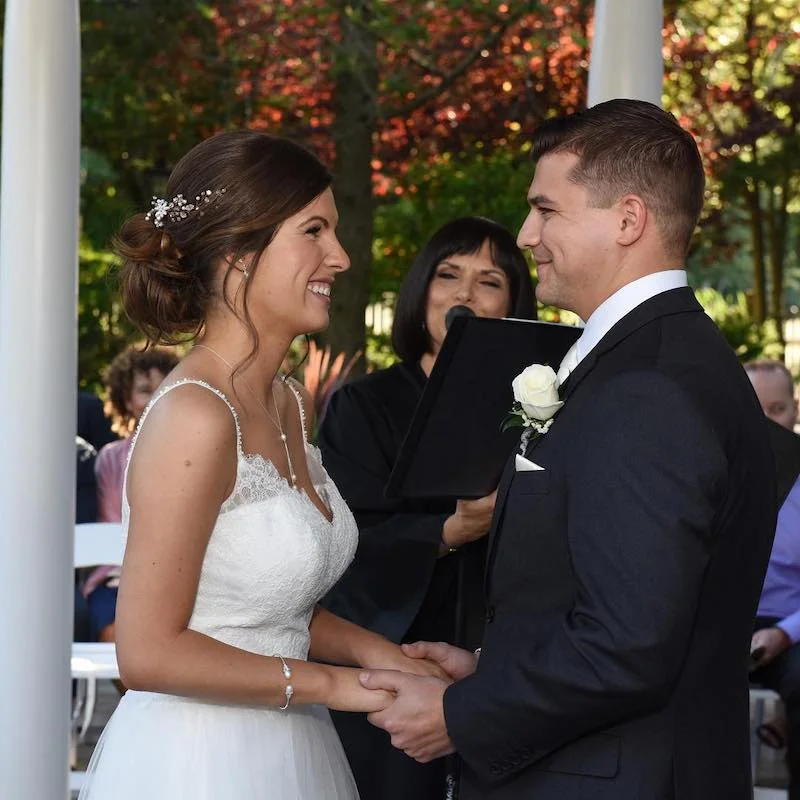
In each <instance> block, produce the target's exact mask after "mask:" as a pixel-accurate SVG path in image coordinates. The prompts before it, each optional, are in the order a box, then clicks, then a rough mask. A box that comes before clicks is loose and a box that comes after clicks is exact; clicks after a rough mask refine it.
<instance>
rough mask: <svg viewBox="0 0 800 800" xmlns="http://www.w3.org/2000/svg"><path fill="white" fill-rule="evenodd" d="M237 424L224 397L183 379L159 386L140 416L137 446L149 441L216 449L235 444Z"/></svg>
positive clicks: (209, 386) (144, 444)
mask: <svg viewBox="0 0 800 800" xmlns="http://www.w3.org/2000/svg"><path fill="white" fill-rule="evenodd" d="M238 439H239V424H238V418H237V415H236V411H235V409H234V407H233V405H232V404H231V402H230V401H229V400H228V398H227V397H226V396H225V395H224V394H223V393H222V392H221V391H219V390H218V389H216V388H215V387H213V386H211V385H210V384H207V383H204V382H201V381H199V380H188V379H183V380H179V381H175V382H174V383H171V384H169V385H166V386H163V387H162V388H161V389H160V390H159V391H158V392H157V394H156V395H155V397H154V398H153V400H152V402H151V403H150V405H149V406H148V407H147V409H146V411H145V413H144V414H143V415H142V418H141V421H140V423H139V430H138V431H137V442H136V446H137V449H140V448H146V447H148V444H150V443H159V444H165V445H169V446H178V445H185V446H188V447H190V448H191V449H192V450H195V451H196V450H197V449H200V450H206V451H209V452H220V451H223V450H226V449H231V448H233V452H234V453H236V446H237V445H238Z"/></svg>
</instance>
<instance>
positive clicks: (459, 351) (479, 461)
mask: <svg viewBox="0 0 800 800" xmlns="http://www.w3.org/2000/svg"><path fill="white" fill-rule="evenodd" d="M581 333H582V329H581V328H577V327H574V326H572V325H560V324H557V323H553V322H538V321H532V320H517V319H487V318H484V317H466V316H464V317H456V318H455V319H454V320H453V321H452V324H451V325H450V328H449V330H448V332H447V336H446V337H445V340H444V342H443V343H442V349H441V351H440V352H439V356H438V358H437V359H436V363H435V365H434V367H433V370H432V372H431V374H430V377H429V378H428V381H427V383H426V385H425V390H424V391H423V393H422V397H421V398H420V401H419V404H418V405H417V409H416V411H415V412H414V417H413V419H412V420H411V426H410V427H409V430H408V433H407V434H406V438H405V440H404V441H403V444H402V446H401V448H400V453H399V455H398V457H397V461H396V463H395V465H394V469H393V470H392V474H391V475H390V476H389V482H388V483H387V485H386V489H385V491H386V494H387V496H389V497H414V498H424V497H440V498H464V499H472V498H478V497H484V496H485V495H487V494H491V492H493V491H494V490H495V489H496V488H497V484H498V483H499V481H500V477H501V475H502V472H503V467H504V466H505V463H506V461H507V460H508V457H509V455H510V454H511V451H512V450H513V448H514V446H515V444H516V443H517V442H518V441H519V437H520V433H521V430H520V429H519V428H512V429H510V430H507V431H505V432H504V433H503V432H501V426H502V424H503V420H504V419H505V417H506V415H507V414H508V412H509V411H510V410H511V406H512V404H513V402H514V395H513V393H512V390H511V382H512V381H513V380H514V378H516V376H517V375H519V373H520V372H522V370H524V369H525V367H527V366H529V365H530V364H549V365H550V366H551V367H552V368H553V369H554V370H558V366H559V364H560V363H561V359H562V358H563V357H564V356H565V355H566V352H567V350H569V348H570V347H571V346H572V344H573V343H574V342H575V340H576V339H577V338H578V337H579V336H580V335H581Z"/></svg>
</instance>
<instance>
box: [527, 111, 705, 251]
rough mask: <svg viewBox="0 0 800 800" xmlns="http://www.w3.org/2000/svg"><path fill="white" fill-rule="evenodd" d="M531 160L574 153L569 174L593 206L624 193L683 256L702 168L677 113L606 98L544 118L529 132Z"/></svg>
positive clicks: (697, 208)
mask: <svg viewBox="0 0 800 800" xmlns="http://www.w3.org/2000/svg"><path fill="white" fill-rule="evenodd" d="M531 153H532V156H533V159H534V160H538V159H539V158H541V157H542V156H544V155H547V154H548V153H573V154H575V155H576V156H578V163H577V164H576V165H575V167H574V168H573V169H572V173H571V175H570V180H571V181H573V182H574V183H576V184H578V185H579V186H582V187H583V188H585V189H586V190H587V191H588V193H589V199H590V201H591V202H592V204H593V205H594V206H595V207H597V208H609V207H610V206H611V205H612V204H613V203H615V202H616V201H617V200H619V198H620V197H623V196H624V195H626V194H635V195H638V196H639V197H641V198H642V199H643V200H644V201H645V203H646V204H647V206H648V208H649V209H650V210H651V211H652V212H653V216H654V219H655V222H656V226H657V227H658V230H659V232H660V234H661V240H662V243H663V246H664V250H665V251H666V252H667V253H669V254H670V255H674V256H677V257H678V258H681V259H682V258H684V257H685V256H686V254H687V253H688V251H689V244H690V242H691V238H692V234H693V233H694V229H695V227H696V226H697V222H698V220H699V219H700V213H701V212H702V210H703V199H704V196H705V173H704V171H703V161H702V159H701V158H700V152H699V151H698V149H697V143H696V142H695V140H694V137H693V136H692V134H691V133H689V131H685V130H684V129H683V128H682V127H681V126H680V124H679V123H678V121H677V120H676V119H675V117H673V116H672V114H670V113H669V112H667V111H664V110H663V109H662V108H659V107H658V106H657V105H654V104H653V103H648V102H646V101H644V100H624V99H618V100H609V101H607V102H605V103H598V104H597V105H596V106H592V107H591V108H587V109H585V110H584V111H579V112H576V113H575V114H569V115H568V116H565V117H556V118H554V119H551V120H547V121H546V122H543V123H542V124H541V125H540V126H539V127H538V128H537V129H536V132H535V134H534V137H533V147H532V150H531Z"/></svg>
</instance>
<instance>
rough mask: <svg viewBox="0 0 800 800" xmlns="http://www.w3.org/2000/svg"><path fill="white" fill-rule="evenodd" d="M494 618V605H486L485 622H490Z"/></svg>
mask: <svg viewBox="0 0 800 800" xmlns="http://www.w3.org/2000/svg"><path fill="white" fill-rule="evenodd" d="M493 620H494V606H488V607H487V609H486V622H487V624H490V623H491V622H492V621H493Z"/></svg>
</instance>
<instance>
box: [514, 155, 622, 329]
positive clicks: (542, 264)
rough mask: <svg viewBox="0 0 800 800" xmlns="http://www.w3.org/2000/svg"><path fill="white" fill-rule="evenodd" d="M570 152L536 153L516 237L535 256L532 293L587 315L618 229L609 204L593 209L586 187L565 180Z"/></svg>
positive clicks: (594, 304)
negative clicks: (535, 276)
mask: <svg viewBox="0 0 800 800" xmlns="http://www.w3.org/2000/svg"><path fill="white" fill-rule="evenodd" d="M577 163H578V156H576V155H574V154H572V153H548V154H547V155H544V156H542V157H541V158H540V159H539V161H538V163H537V165H536V173H535V175H534V178H533V183H531V187H530V190H529V191H528V202H529V204H530V207H531V210H530V213H529V214H528V216H527V218H526V220H525V222H524V223H523V225H522V228H521V230H520V232H519V236H518V237H517V244H518V245H519V246H520V248H521V249H523V250H525V249H527V250H530V251H531V253H532V254H533V258H534V260H535V261H536V268H537V274H538V284H537V286H536V297H537V299H538V300H539V301H540V302H542V303H547V304H550V305H554V306H558V307H559V308H565V309H568V310H569V311H574V312H575V313H576V314H578V315H579V316H580V317H581V318H582V319H584V320H585V319H588V317H589V316H590V315H591V313H592V311H594V309H595V308H596V307H597V305H598V303H597V297H598V296H599V295H600V294H601V293H602V291H603V286H604V285H605V284H606V283H607V282H608V279H609V273H610V272H611V271H612V266H611V257H612V255H613V252H614V250H613V244H614V240H615V237H616V235H617V233H618V227H617V217H616V215H615V213H614V211H613V209H608V208H596V207H594V206H592V204H591V202H590V196H589V192H588V191H587V189H585V188H584V187H583V186H580V185H578V184H576V183H574V182H572V181H570V174H571V171H572V169H573V167H575V165H576V164H577Z"/></svg>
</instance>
